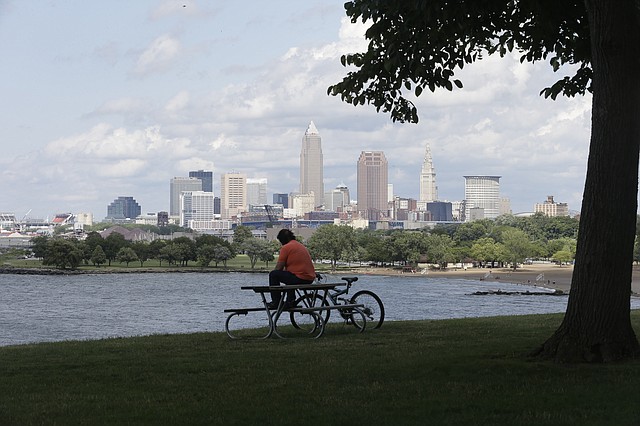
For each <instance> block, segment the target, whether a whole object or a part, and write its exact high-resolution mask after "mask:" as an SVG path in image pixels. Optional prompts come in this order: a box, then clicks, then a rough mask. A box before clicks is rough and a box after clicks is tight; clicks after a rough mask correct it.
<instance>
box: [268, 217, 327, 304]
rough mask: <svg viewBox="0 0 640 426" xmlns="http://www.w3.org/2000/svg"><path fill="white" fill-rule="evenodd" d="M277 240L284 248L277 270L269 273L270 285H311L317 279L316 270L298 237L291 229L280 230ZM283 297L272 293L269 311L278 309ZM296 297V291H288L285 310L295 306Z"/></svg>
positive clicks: (281, 251) (281, 250)
mask: <svg viewBox="0 0 640 426" xmlns="http://www.w3.org/2000/svg"><path fill="white" fill-rule="evenodd" d="M277 238H278V241H280V244H282V248H280V255H279V256H278V262H277V263H276V268H275V269H274V270H273V271H271V272H269V285H270V286H271V285H272V286H277V285H280V283H283V284H285V285H287V284H288V285H293V284H311V283H312V282H313V280H314V279H315V277H316V270H315V268H314V267H313V261H312V260H311V255H310V254H309V250H307V248H306V247H305V246H304V245H303V244H302V243H300V242H299V241H297V240H296V236H295V235H293V232H291V230H290V229H282V230H280V232H278V236H277ZM281 297H282V293H280V292H272V293H271V300H272V302H271V303H268V304H267V306H268V307H269V309H277V308H278V305H279V304H280V298H281ZM295 297H296V293H295V291H293V290H292V291H287V298H286V299H285V303H284V306H283V307H284V309H289V308H292V307H294V306H295V304H296V302H295Z"/></svg>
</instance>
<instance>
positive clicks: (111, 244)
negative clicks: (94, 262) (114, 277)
mask: <svg viewBox="0 0 640 426" xmlns="http://www.w3.org/2000/svg"><path fill="white" fill-rule="evenodd" d="M103 244H104V245H103V247H102V249H103V250H104V254H105V255H106V256H107V261H108V262H109V266H111V262H112V261H114V260H116V256H117V255H118V252H119V251H120V249H121V248H122V247H126V245H127V244H128V241H127V240H125V239H124V235H122V234H120V233H118V232H112V233H111V234H109V235H108V236H107V238H105V239H104V243H103Z"/></svg>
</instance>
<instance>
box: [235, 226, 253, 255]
mask: <svg viewBox="0 0 640 426" xmlns="http://www.w3.org/2000/svg"><path fill="white" fill-rule="evenodd" d="M250 238H253V234H252V233H251V228H249V227H248V226H244V225H238V226H236V227H235V229H234V230H233V247H234V250H235V251H236V252H241V247H242V244H244V242H245V241H246V240H248V239H250Z"/></svg>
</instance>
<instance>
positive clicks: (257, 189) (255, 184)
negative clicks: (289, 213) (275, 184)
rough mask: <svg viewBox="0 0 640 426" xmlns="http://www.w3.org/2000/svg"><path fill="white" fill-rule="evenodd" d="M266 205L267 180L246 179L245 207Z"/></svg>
mask: <svg viewBox="0 0 640 426" xmlns="http://www.w3.org/2000/svg"><path fill="white" fill-rule="evenodd" d="M265 204H267V179H266V178H260V179H251V178H248V179H247V205H249V206H250V205H262V206H264V205H265Z"/></svg>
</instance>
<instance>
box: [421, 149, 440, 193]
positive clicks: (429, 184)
mask: <svg viewBox="0 0 640 426" xmlns="http://www.w3.org/2000/svg"><path fill="white" fill-rule="evenodd" d="M419 201H421V202H423V203H430V202H432V201H438V187H437V186H436V171H435V169H434V168H433V158H432V157H431V147H430V146H429V144H427V148H426V149H425V153H424V160H423V161H422V169H421V170H420V198H419Z"/></svg>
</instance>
